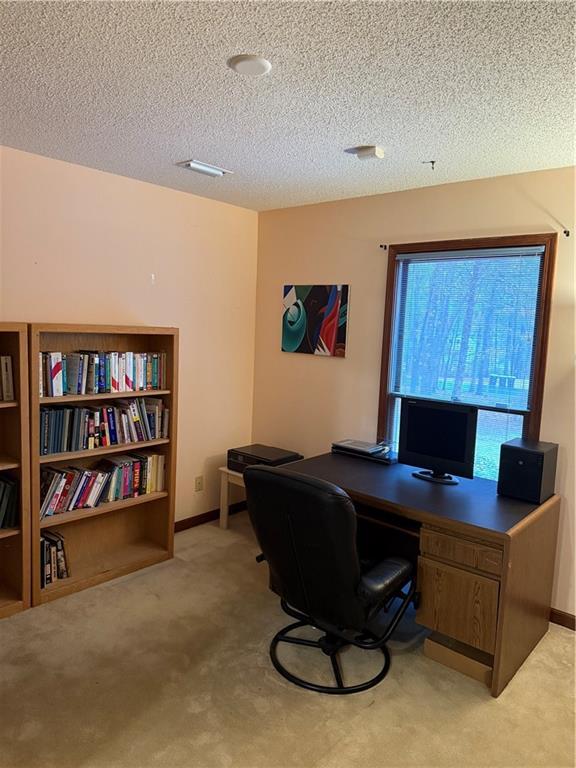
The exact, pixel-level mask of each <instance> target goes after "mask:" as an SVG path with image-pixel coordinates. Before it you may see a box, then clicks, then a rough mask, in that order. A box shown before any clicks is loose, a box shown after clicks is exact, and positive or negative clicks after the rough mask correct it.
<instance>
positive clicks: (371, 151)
mask: <svg viewBox="0 0 576 768" xmlns="http://www.w3.org/2000/svg"><path fill="white" fill-rule="evenodd" d="M344 152H347V153H348V154H349V155H356V157H357V158H358V160H382V158H383V157H384V150H383V149H382V147H379V146H377V145H376V144H362V145H361V146H359V147H350V149H345V150H344Z"/></svg>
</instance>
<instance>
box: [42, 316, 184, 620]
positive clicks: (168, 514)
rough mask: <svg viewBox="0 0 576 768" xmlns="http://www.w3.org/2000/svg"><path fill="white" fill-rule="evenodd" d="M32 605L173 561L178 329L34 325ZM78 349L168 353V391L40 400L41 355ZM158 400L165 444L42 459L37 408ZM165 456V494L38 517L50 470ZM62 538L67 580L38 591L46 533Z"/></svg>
mask: <svg viewBox="0 0 576 768" xmlns="http://www.w3.org/2000/svg"><path fill="white" fill-rule="evenodd" d="M29 333H30V381H32V382H33V386H32V387H31V398H30V399H31V406H30V412H31V422H30V425H31V439H30V444H31V446H32V452H31V462H30V463H31V472H32V478H31V489H32V513H31V515H32V518H31V519H32V569H31V570H32V603H33V605H40V604H42V603H46V602H49V601H51V600H55V599H57V598H60V597H63V596H64V595H69V594H72V593H74V592H78V591H80V590H83V589H86V588H87V587H91V586H94V585H95V584H100V583H102V582H104V581H108V580H110V579H114V578H116V577H117V576H122V575H124V574H126V573H130V572H132V571H135V570H138V569H140V568H144V567H147V566H149V565H152V564H154V563H159V562H161V561H163V560H167V559H169V558H171V557H172V556H173V550H174V497H175V494H174V491H175V479H176V478H175V472H176V453H175V451H176V428H177V386H178V329H176V328H152V327H147V326H111V325H108V326H100V325H57V324H33V325H31V326H30V330H29ZM79 350H112V351H115V352H119V353H122V352H135V353H136V352H142V353H144V352H154V353H155V352H158V353H165V355H166V379H165V387H166V388H165V389H161V390H159V389H149V390H139V391H137V392H114V393H102V394H86V395H64V396H60V397H40V395H39V392H38V382H39V380H40V364H41V363H40V358H41V353H43V352H62V353H66V354H68V353H71V352H77V351H79ZM139 397H147V398H160V399H162V400H163V401H164V404H165V406H166V408H168V409H169V410H170V434H169V437H168V438H166V439H157V440H147V441H142V442H136V443H123V444H120V445H109V446H104V447H99V448H95V449H92V450H83V451H70V452H66V453H54V454H44V455H41V454H40V408H41V407H44V406H47V405H49V406H67V405H69V404H73V403H82V404H84V403H86V404H90V403H94V404H95V405H96V404H97V403H99V402H100V401H111V402H112V403H113V401H115V400H132V399H133V398H139ZM143 452H147V453H162V455H163V456H164V462H165V484H164V487H165V490H164V491H161V492H155V493H149V494H144V495H141V496H137V497H136V498H129V499H123V500H121V501H115V502H111V503H106V504H101V505H100V506H98V507H96V508H90V509H77V510H74V511H71V512H63V513H60V514H57V515H53V516H50V517H46V518H44V519H43V520H41V519H40V508H41V498H40V471H41V469H42V468H43V467H44V466H45V465H47V464H62V463H66V465H68V464H72V463H73V464H74V466H81V467H85V466H89V467H92V466H94V465H95V464H93V463H92V461H91V460H92V459H96V460H97V459H99V458H102V457H106V456H109V455H113V454H124V453H143ZM47 532H51V533H57V534H59V535H61V536H62V537H63V540H64V547H65V551H66V560H67V564H68V570H69V576H68V578H64V579H57V580H56V581H55V582H53V583H51V584H48V585H47V586H45V587H44V588H42V586H41V572H40V569H41V535H43V534H45V533H47Z"/></svg>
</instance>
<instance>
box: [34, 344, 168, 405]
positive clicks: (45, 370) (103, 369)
mask: <svg viewBox="0 0 576 768" xmlns="http://www.w3.org/2000/svg"><path fill="white" fill-rule="evenodd" d="M39 385H40V397H61V396H64V395H98V394H100V393H105V392H106V393H110V392H139V391H146V390H154V389H166V386H167V367H166V353H165V352H94V351H85V350H81V351H79V352H40V381H39Z"/></svg>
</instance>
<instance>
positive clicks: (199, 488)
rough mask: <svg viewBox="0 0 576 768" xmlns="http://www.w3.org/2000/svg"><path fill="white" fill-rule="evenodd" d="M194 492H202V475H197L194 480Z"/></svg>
mask: <svg viewBox="0 0 576 768" xmlns="http://www.w3.org/2000/svg"><path fill="white" fill-rule="evenodd" d="M194 490H195V491H203V490H204V475H198V477H195V478H194Z"/></svg>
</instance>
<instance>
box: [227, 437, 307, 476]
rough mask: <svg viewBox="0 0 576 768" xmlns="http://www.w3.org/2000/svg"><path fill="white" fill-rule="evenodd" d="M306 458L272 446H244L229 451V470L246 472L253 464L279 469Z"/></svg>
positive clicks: (256, 444)
mask: <svg viewBox="0 0 576 768" xmlns="http://www.w3.org/2000/svg"><path fill="white" fill-rule="evenodd" d="M302 458H304V457H303V456H302V455H301V454H300V453H295V452H294V451H286V450H285V449H284V448H273V447H272V446H271V445H260V443H254V445H244V446H242V447H241V448H230V449H229V450H228V469H232V470H234V472H244V470H245V469H246V467H249V466H251V465H252V464H265V465H266V466H268V467H279V466H280V465H281V464H288V463H289V462H291V461H298V460H299V459H302Z"/></svg>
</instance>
